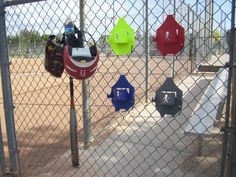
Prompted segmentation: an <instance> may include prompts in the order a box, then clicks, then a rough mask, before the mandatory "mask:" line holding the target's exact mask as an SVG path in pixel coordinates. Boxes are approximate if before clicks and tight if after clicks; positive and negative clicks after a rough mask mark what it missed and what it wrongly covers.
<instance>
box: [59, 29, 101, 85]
mask: <svg viewBox="0 0 236 177" xmlns="http://www.w3.org/2000/svg"><path fill="white" fill-rule="evenodd" d="M85 33H86V32H84V31H83V32H82V31H78V33H77V34H78V38H76V36H75V35H71V36H69V37H68V39H67V42H66V44H65V46H64V52H63V58H64V67H65V70H66V72H67V73H68V74H69V75H70V76H71V77H73V78H75V79H79V80H84V79H87V78H89V77H91V76H92V75H93V74H94V73H95V71H96V69H97V64H98V60H99V53H98V50H97V47H96V43H95V41H94V39H93V38H92V36H91V35H90V34H89V33H86V34H89V36H90V37H91V38H92V41H93V44H92V45H91V46H90V47H88V48H83V47H82V45H83V42H87V41H86V40H85V39H84V38H85V35H84V34H85ZM79 38H80V39H79ZM87 43H88V42H87Z"/></svg>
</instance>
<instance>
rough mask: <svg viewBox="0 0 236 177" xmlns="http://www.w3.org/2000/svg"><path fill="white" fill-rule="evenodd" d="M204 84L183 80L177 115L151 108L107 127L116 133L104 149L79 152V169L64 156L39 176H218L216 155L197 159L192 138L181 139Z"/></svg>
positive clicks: (198, 80) (196, 79)
mask: <svg viewBox="0 0 236 177" xmlns="http://www.w3.org/2000/svg"><path fill="white" fill-rule="evenodd" d="M209 79H211V78H209ZM207 84H209V82H208V80H206V78H203V77H200V76H189V77H187V78H186V79H184V80H183V82H182V83H180V84H179V87H180V89H181V90H182V91H183V93H184V95H183V96H184V102H183V110H182V112H181V113H180V115H177V116H176V117H170V116H165V117H164V118H161V117H160V115H159V113H158V112H157V111H156V110H155V106H154V104H153V103H149V104H146V105H143V106H140V107H138V108H137V109H134V110H132V111H131V114H129V115H127V116H126V117H125V118H122V119H120V120H119V122H114V124H111V125H110V128H112V129H114V131H113V132H112V134H111V135H110V136H109V137H108V138H106V140H105V141H104V142H103V143H102V144H100V145H97V146H95V147H91V148H90V149H89V150H82V151H80V168H71V160H70V153H69V151H68V152H66V153H65V154H63V155H62V156H61V157H60V158H59V160H58V159H57V161H53V162H51V163H50V164H48V165H47V166H45V167H44V170H41V171H42V172H43V171H44V172H45V171H48V172H47V173H43V174H42V175H40V176H54V177H59V176H64V177H67V176H81V177H82V176H83V177H86V176H87V177H90V176H97V177H101V176H106V177H114V176H117V177H118V176H119V177H126V176H127V177H128V176H129V177H142V176H147V177H152V176H157V177H166V176H168V177H181V176H185V177H196V176H198V177H213V176H217V174H218V170H219V161H220V160H219V158H220V156H219V154H215V153H214V154H211V153H210V150H209V149H205V153H208V151H209V154H207V155H206V156H203V157H197V156H196V151H195V142H197V139H196V137H190V136H186V135H184V133H183V131H184V128H185V127H186V124H187V123H188V119H189V117H190V115H191V113H192V111H193V109H194V107H195V106H196V104H197V101H198V100H199V99H200V98H201V95H202V93H203V91H202V90H204V89H205V88H206V86H207ZM209 141H211V140H209ZM212 146H214V144H213V145H212ZM215 146H216V145H215ZM217 152H218V151H217ZM219 153H220V150H219Z"/></svg>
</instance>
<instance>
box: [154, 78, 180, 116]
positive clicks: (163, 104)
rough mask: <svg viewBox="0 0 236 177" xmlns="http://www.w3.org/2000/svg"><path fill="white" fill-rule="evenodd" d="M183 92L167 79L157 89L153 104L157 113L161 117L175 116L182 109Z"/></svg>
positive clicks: (170, 79) (171, 80)
mask: <svg viewBox="0 0 236 177" xmlns="http://www.w3.org/2000/svg"><path fill="white" fill-rule="evenodd" d="M182 95H183V92H182V90H180V89H179V88H178V87H177V86H176V85H175V83H174V81H173V79H172V78H167V79H166V80H165V82H164V83H163V85H162V86H161V87H160V88H159V89H157V91H156V96H155V98H153V99H152V101H153V102H155V105H156V109H157V111H158V112H159V113H160V114H161V117H163V116H164V115H165V114H169V115H172V116H174V115H176V114H177V113H178V112H179V111H180V110H181V109H182V102H183V101H182Z"/></svg>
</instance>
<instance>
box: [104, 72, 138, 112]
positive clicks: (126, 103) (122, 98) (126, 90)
mask: <svg viewBox="0 0 236 177" xmlns="http://www.w3.org/2000/svg"><path fill="white" fill-rule="evenodd" d="M107 98H111V100H112V104H113V105H114V107H115V110H116V111H119V110H120V109H125V110H126V111H128V110H129V109H130V108H131V107H132V106H133V105H134V87H133V86H132V85H131V84H130V83H129V82H128V80H127V79H126V77H125V76H124V75H121V76H120V78H119V79H118V81H117V82H116V83H115V85H113V86H112V88H111V94H107Z"/></svg>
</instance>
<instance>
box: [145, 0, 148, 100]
mask: <svg viewBox="0 0 236 177" xmlns="http://www.w3.org/2000/svg"><path fill="white" fill-rule="evenodd" d="M145 17H146V18H145V24H146V29H145V60H146V62H145V63H146V67H145V75H146V82H145V87H146V89H145V90H146V93H145V96H146V100H145V101H146V103H148V89H149V88H148V75H149V72H148V69H149V68H148V56H149V55H148V53H149V47H148V38H149V37H148V30H149V29H148V0H145Z"/></svg>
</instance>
